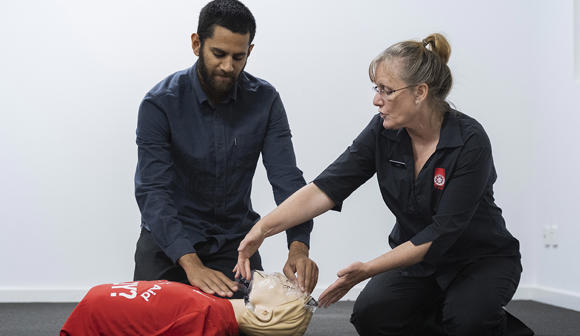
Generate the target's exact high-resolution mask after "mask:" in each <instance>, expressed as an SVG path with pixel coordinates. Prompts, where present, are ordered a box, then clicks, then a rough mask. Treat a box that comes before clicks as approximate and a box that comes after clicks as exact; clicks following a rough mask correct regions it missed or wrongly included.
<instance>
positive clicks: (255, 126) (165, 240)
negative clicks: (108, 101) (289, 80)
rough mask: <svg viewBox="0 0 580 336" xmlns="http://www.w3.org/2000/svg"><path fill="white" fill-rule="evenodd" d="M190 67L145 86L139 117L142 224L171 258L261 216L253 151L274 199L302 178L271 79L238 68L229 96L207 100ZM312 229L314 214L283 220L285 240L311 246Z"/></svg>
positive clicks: (209, 245) (220, 241)
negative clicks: (255, 203) (295, 221)
mask: <svg viewBox="0 0 580 336" xmlns="http://www.w3.org/2000/svg"><path fill="white" fill-rule="evenodd" d="M196 66H197V64H196V65H194V66H193V67H191V68H189V69H186V70H183V71H179V72H176V73H174V74H173V75H170V76H169V77H167V78H166V79H164V80H163V81H161V82H160V83H159V84H157V85H156V86H155V87H154V88H153V89H151V91H149V93H147V95H146V96H145V98H144V99H143V101H142V103H141V106H140V108H139V118H138V122H137V146H138V163H137V170H136V173H135V196H136V199H137V203H138V205H139V208H140V210H141V225H142V227H144V228H145V229H147V230H149V231H151V233H152V234H153V237H154V239H155V241H156V242H157V244H159V246H160V248H161V249H162V250H163V251H164V252H165V254H167V256H169V257H170V258H171V259H172V260H173V261H174V262H175V261H177V259H179V258H180V257H181V256H183V255H185V254H187V253H194V252H196V248H200V247H201V246H203V248H204V251H207V252H208V253H214V252H217V251H218V250H219V249H220V248H221V247H223V246H224V244H225V243H226V242H227V241H232V240H238V239H241V238H242V237H243V236H244V235H245V234H246V233H247V232H248V231H249V230H250V228H251V227H252V225H253V224H254V223H255V222H256V221H257V220H258V219H259V218H260V216H259V215H258V214H257V213H256V212H255V211H254V210H253V209H252V203H251V200H250V194H251V189H252V178H253V176H254V172H255V170H256V164H257V162H258V158H259V156H260V153H261V154H262V159H263V163H264V166H265V167H266V171H267V175H268V180H269V181H270V184H271V185H272V189H273V192H274V198H275V201H276V203H277V204H279V203H281V202H282V201H284V200H285V199H286V198H287V197H288V196H290V195H291V194H292V193H294V192H295V191H296V190H298V189H299V188H301V187H302V186H304V185H305V181H304V178H303V177H302V172H301V171H300V170H299V169H298V168H297V167H296V158H295V155H294V149H293V146H292V141H291V133H290V128H289V125H288V119H287V117H286V112H285V110H284V106H283V105H282V101H281V100H280V96H279V94H278V92H277V91H276V90H275V89H274V87H272V86H271V85H270V84H269V83H267V82H266V81H263V80H261V79H259V78H256V77H253V76H252V75H250V74H248V73H247V72H242V73H241V75H240V77H239V80H238V81H237V84H236V85H235V86H234V88H233V90H232V92H231V94H230V95H229V96H228V98H227V99H226V100H225V101H224V102H223V103H220V104H212V102H210V101H209V100H208V98H207V96H206V94H205V93H204V91H203V90H202V87H201V85H200V82H199V79H198V76H197V72H196ZM311 230H312V221H309V222H306V223H304V224H302V225H300V226H297V227H294V228H292V229H289V230H288V231H287V238H288V243H291V242H292V241H301V242H304V243H305V244H306V245H309V243H310V232H311Z"/></svg>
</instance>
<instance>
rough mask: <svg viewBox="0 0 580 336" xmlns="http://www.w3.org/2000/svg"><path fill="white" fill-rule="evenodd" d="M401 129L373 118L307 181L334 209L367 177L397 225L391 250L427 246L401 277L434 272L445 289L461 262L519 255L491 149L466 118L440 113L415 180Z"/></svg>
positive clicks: (410, 152) (480, 131) (410, 153)
mask: <svg viewBox="0 0 580 336" xmlns="http://www.w3.org/2000/svg"><path fill="white" fill-rule="evenodd" d="M414 166H415V161H414V158H413V148H412V144H411V139H410V137H409V135H408V133H407V131H406V130H405V129H399V130H387V129H385V128H384V127H383V120H382V119H381V117H380V116H379V115H378V114H377V115H376V116H375V117H374V118H373V119H372V120H371V122H370V123H369V124H368V126H367V127H366V128H365V129H364V130H363V131H362V133H361V134H360V135H359V136H358V137H357V138H356V139H355V140H354V142H353V144H352V145H351V146H350V147H348V148H347V150H346V151H345V152H344V153H343V154H342V155H341V156H340V157H339V158H338V159H336V161H335V162H334V163H332V164H331V165H330V166H329V167H328V168H327V169H326V170H325V171H324V172H322V174H320V175H319V176H318V177H317V178H316V179H315V180H314V183H315V184H316V185H317V186H318V187H319V188H320V189H321V190H322V191H324V192H325V193H326V194H327V195H328V196H329V197H330V198H331V199H332V200H333V201H334V202H335V203H336V204H337V207H336V210H340V207H341V205H342V201H343V200H344V199H346V198H347V197H348V196H349V195H350V194H351V193H352V192H353V191H354V190H355V189H356V188H358V187H359V186H360V185H361V184H363V183H364V182H365V181H367V180H368V179H369V178H370V177H371V176H373V175H374V174H375V173H376V174H377V179H378V182H379V188H380V191H381V194H382V196H383V199H384V201H385V203H386V205H387V206H388V207H389V209H390V210H391V212H392V213H393V214H394V215H395V217H396V219H397V221H396V223H395V226H394V228H393V230H392V232H391V234H390V236H389V243H390V245H391V247H392V248H395V247H396V246H398V245H400V244H402V243H404V242H407V241H411V242H412V243H413V244H414V245H421V244H423V243H426V242H429V241H432V242H433V243H432V245H431V247H430V249H429V251H428V252H427V254H426V255H425V257H424V260H423V261H422V262H421V263H419V264H416V265H414V266H411V267H408V268H406V269H404V270H403V272H404V274H405V275H410V276H429V275H433V274H434V275H435V277H436V279H437V281H438V283H439V284H440V286H441V287H443V288H444V287H446V286H447V285H448V284H449V283H450V282H451V281H452V280H453V278H454V277H455V275H456V274H457V272H458V271H459V270H460V269H461V268H462V267H463V266H464V265H466V264H468V263H470V262H472V261H475V260H477V259H479V258H484V257H497V256H505V257H515V258H519V256H520V254H519V243H518V241H517V240H516V239H515V238H514V237H513V236H512V235H511V234H510V233H509V232H508V230H507V229H506V225H505V222H504V219H503V217H502V214H501V209H500V208H499V207H498V206H497V205H496V204H495V202H494V198H493V183H494V182H495V180H496V177H497V175H496V172H495V168H494V164H493V158H492V155H491V144H490V141H489V139H488V137H487V134H486V133H485V130H484V129H483V127H482V126H481V125H480V124H479V123H478V122H477V121H476V120H475V119H473V118H471V117H468V116H467V115H465V114H463V113H460V112H457V111H454V110H451V111H448V112H446V114H445V117H444V120H443V124H442V125H441V131H440V136H439V143H438V144H437V148H436V149H435V153H433V155H431V157H430V158H429V159H428V160H427V162H426V163H425V165H424V166H423V168H422V169H421V171H420V172H419V175H418V176H417V178H415V168H414Z"/></svg>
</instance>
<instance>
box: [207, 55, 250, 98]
mask: <svg viewBox="0 0 580 336" xmlns="http://www.w3.org/2000/svg"><path fill="white" fill-rule="evenodd" d="M202 49H203V47H202ZM244 67H245V66H244ZM242 71H244V69H243V68H242ZM197 72H198V74H199V76H200V79H201V84H202V86H203V88H204V91H206V92H205V93H206V94H207V95H208V96H209V97H210V99H211V100H214V101H216V102H219V101H223V100H224V99H225V98H226V97H227V96H228V95H229V94H230V92H231V91H232V89H233V87H234V85H236V84H237V82H238V79H239V78H240V75H239V74H238V76H237V77H236V76H235V74H234V73H233V72H231V73H225V72H222V71H220V70H216V72H214V73H211V74H210V73H209V70H208V69H207V67H206V65H205V61H204V59H203V52H201V53H200V54H199V59H198V61H197ZM241 73H242V72H241V71H240V74H241ZM216 75H221V76H224V77H227V78H230V81H228V82H223V83H219V82H218V81H216V79H215V76H216Z"/></svg>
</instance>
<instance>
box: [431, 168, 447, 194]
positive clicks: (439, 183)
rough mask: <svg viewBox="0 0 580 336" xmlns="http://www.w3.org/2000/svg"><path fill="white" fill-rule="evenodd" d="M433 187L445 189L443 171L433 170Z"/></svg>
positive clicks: (441, 169) (439, 169)
mask: <svg viewBox="0 0 580 336" xmlns="http://www.w3.org/2000/svg"><path fill="white" fill-rule="evenodd" d="M433 187H434V188H435V189H439V190H443V187H445V169H444V168H435V177H434V178H433Z"/></svg>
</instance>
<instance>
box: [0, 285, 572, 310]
mask: <svg viewBox="0 0 580 336" xmlns="http://www.w3.org/2000/svg"><path fill="white" fill-rule="evenodd" d="M327 287H328V286H316V288H315V289H314V292H313V293H312V296H313V297H315V298H318V297H319V296H320V294H322V292H323V291H324V290H325V289H326V288H327ZM363 288H364V285H358V286H354V287H353V288H352V289H351V290H350V291H349V292H348V293H347V294H346V295H345V296H344V297H343V298H342V299H341V301H354V300H356V298H357V297H358V295H359V294H360V292H361V291H362V289H363ZM88 290H89V288H0V302H2V303H8V302H78V301H80V300H81V299H82V297H83V296H84V295H85V294H86V292H87V291H88ZM514 300H533V301H538V302H541V303H546V304H550V305H553V306H557V307H562V308H566V309H572V310H575V311H580V293H575V292H570V291H563V290H559V289H555V288H548V287H541V286H533V285H524V286H520V287H519V288H518V290H517V291H516V293H515V295H514Z"/></svg>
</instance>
